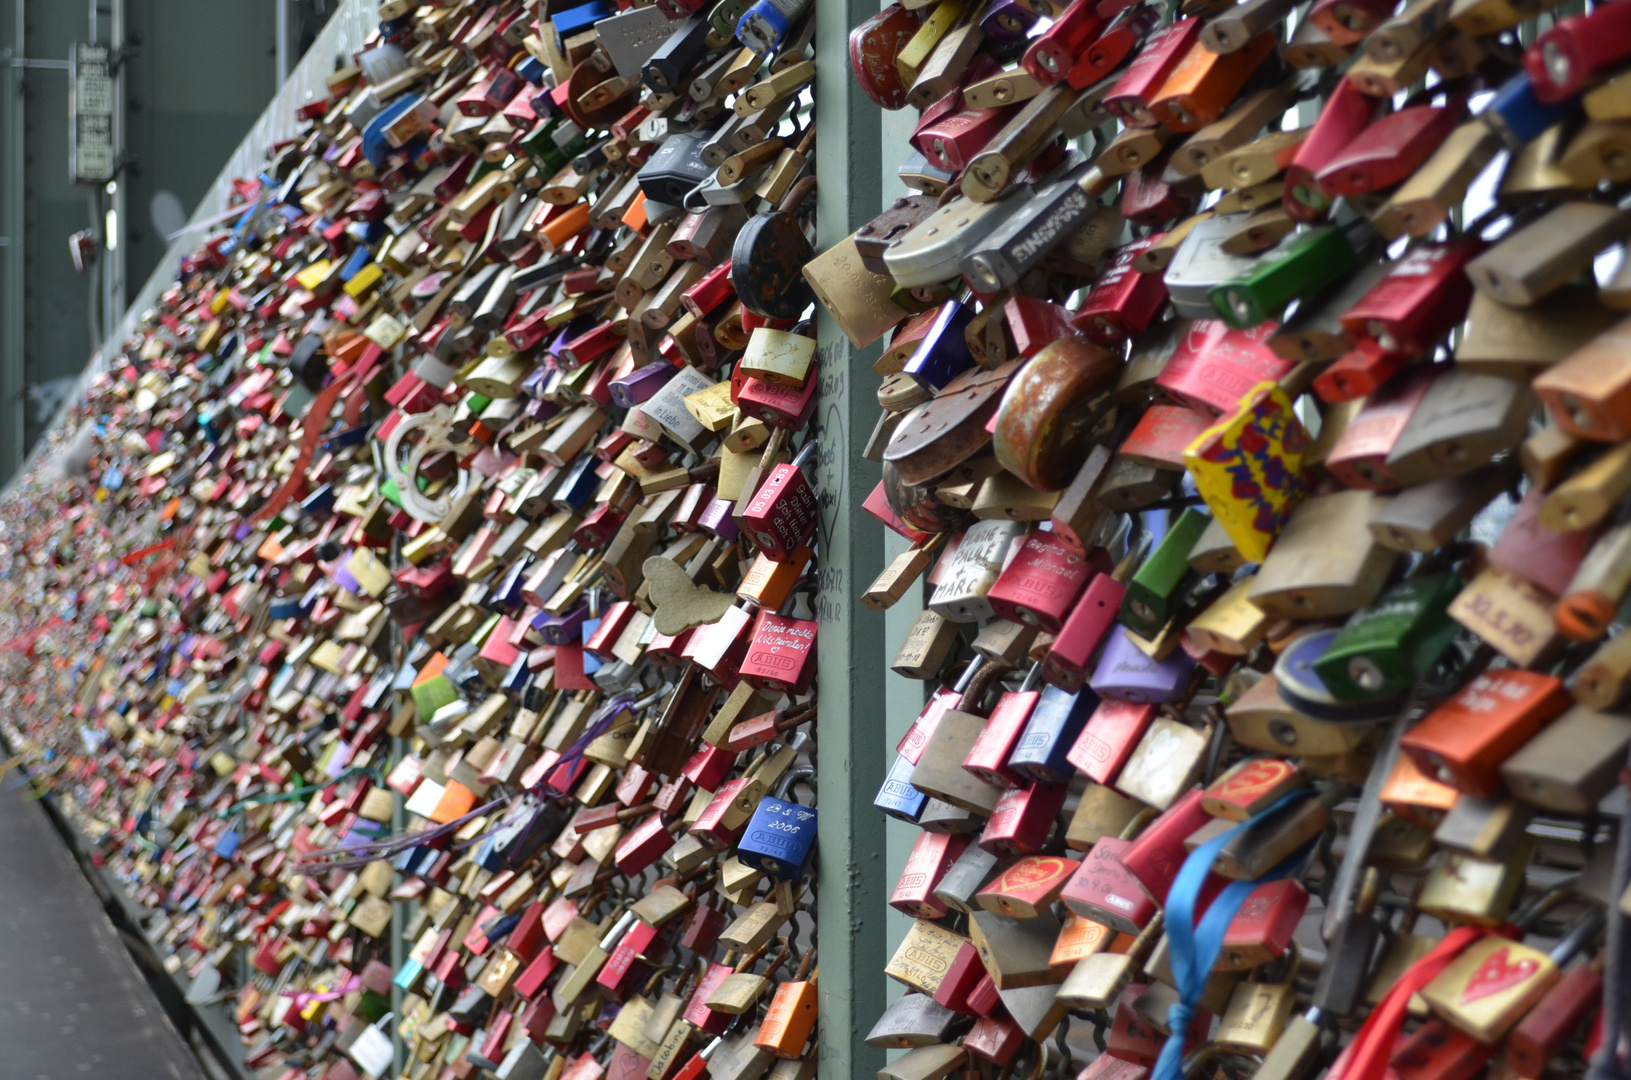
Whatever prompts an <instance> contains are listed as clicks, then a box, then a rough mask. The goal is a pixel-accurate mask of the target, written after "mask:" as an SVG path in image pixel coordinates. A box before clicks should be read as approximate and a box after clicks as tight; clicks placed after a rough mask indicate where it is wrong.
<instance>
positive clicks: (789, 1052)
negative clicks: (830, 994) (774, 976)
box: [753, 949, 819, 1061]
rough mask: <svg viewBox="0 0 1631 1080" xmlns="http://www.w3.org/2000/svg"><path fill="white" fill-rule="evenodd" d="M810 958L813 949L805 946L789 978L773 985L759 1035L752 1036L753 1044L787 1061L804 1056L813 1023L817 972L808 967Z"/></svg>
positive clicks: (813, 955) (814, 1018)
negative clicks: (774, 992)
mask: <svg viewBox="0 0 1631 1080" xmlns="http://www.w3.org/2000/svg"><path fill="white" fill-rule="evenodd" d="M814 959H815V950H814V949H805V950H804V955H803V956H802V957H800V958H799V966H798V971H797V972H795V973H794V975H793V981H792V982H785V983H782V984H781V985H780V986H778V987H776V996H775V997H773V998H771V999H770V1008H769V1009H768V1010H767V1011H766V1012H765V1018H764V1021H763V1022H762V1023H760V1025H759V1034H758V1035H756V1036H754V1039H753V1045H754V1046H757V1047H758V1048H759V1049H761V1050H764V1051H766V1052H768V1053H769V1054H771V1055H773V1056H775V1057H779V1058H784V1059H786V1060H789V1061H793V1060H797V1059H798V1058H801V1057H803V1056H804V1044H805V1043H806V1042H808V1041H809V1039H810V1032H811V1031H813V1030H815V1022H816V976H817V974H819V973H818V972H812V971H811V970H810V962H811V961H813V960H814Z"/></svg>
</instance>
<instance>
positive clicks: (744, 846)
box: [736, 795, 816, 881]
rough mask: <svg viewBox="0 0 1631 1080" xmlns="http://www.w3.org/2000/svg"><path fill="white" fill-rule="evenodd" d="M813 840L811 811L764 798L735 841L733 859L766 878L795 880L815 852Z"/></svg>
mask: <svg viewBox="0 0 1631 1080" xmlns="http://www.w3.org/2000/svg"><path fill="white" fill-rule="evenodd" d="M815 839H816V812H815V808H814V807H809V806H800V805H799V804H798V803H795V802H787V801H785V800H783V799H778V798H775V797H773V796H770V795H766V796H765V797H764V798H762V799H760V800H759V805H758V806H757V807H756V808H755V809H754V811H753V817H752V818H750V819H749V820H748V827H747V828H746V829H745V830H744V831H743V833H742V839H741V840H739V841H737V844H736V857H737V858H738V859H740V860H741V861H742V863H743V864H744V865H746V866H751V867H753V868H754V869H755V870H762V871H764V872H765V873H766V874H767V875H769V876H770V877H773V878H781V879H783V880H789V881H791V880H797V879H798V878H800V877H802V876H803V875H804V871H805V868H806V866H807V865H808V864H809V862H810V854H811V853H812V852H813V851H815Z"/></svg>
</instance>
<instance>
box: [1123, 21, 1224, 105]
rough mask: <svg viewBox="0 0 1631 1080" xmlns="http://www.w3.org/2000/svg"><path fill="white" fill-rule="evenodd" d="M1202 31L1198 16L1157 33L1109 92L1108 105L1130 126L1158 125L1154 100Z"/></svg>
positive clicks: (1178, 22)
mask: <svg viewBox="0 0 1631 1080" xmlns="http://www.w3.org/2000/svg"><path fill="white" fill-rule="evenodd" d="M1200 34H1201V20H1199V19H1196V18H1188V19H1179V20H1178V21H1177V22H1175V23H1173V24H1172V25H1171V26H1169V27H1167V28H1166V29H1165V30H1163V31H1161V32H1160V33H1159V34H1157V35H1156V36H1155V39H1154V40H1153V41H1151V42H1149V43H1148V44H1146V45H1145V46H1144V48H1143V49H1142V50H1140V52H1139V54H1138V56H1136V57H1135V58H1134V59H1133V62H1132V63H1131V64H1129V65H1128V66H1127V70H1126V71H1125V72H1124V73H1123V74H1122V76H1121V78H1120V79H1118V80H1116V85H1115V86H1113V87H1111V88H1110V93H1108V94H1107V95H1105V98H1104V106H1105V108H1107V109H1109V110H1110V111H1111V112H1112V113H1114V114H1115V116H1116V117H1117V118H1118V119H1120V120H1121V121H1122V122H1123V123H1125V124H1127V125H1128V126H1129V127H1155V126H1156V125H1157V124H1158V123H1160V120H1159V119H1158V118H1157V117H1156V115H1155V114H1154V113H1153V112H1151V111H1150V102H1151V101H1153V100H1154V99H1155V95H1156V92H1157V91H1159V90H1160V89H1161V87H1162V86H1163V85H1165V83H1166V81H1167V76H1168V75H1170V74H1172V69H1173V68H1175V67H1177V66H1178V61H1180V60H1182V59H1183V58H1184V57H1185V56H1186V55H1188V53H1189V50H1190V47H1191V46H1192V45H1194V44H1195V42H1196V41H1198V40H1200Z"/></svg>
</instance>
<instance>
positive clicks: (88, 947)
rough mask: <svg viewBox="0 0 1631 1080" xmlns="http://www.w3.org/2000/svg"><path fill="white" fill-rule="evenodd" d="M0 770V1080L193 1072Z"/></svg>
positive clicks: (180, 1079)
mask: <svg viewBox="0 0 1631 1080" xmlns="http://www.w3.org/2000/svg"><path fill="white" fill-rule="evenodd" d="M14 781H15V774H12V775H11V776H9V777H7V778H6V779H5V780H4V781H0V1080H71V1078H78V1077H92V1078H94V1080H203V1077H204V1073H203V1071H202V1070H201V1069H200V1068H199V1065H198V1061H197V1059H196V1058H195V1057H194V1056H193V1054H192V1052H191V1051H190V1050H189V1049H188V1048H187V1046H186V1044H185V1043H183V1042H182V1040H181V1036H180V1035H178V1034H177V1033H176V1031H175V1029H174V1028H173V1027H171V1025H170V1023H169V1020H168V1019H167V1018H166V1017H165V1015H164V1011H163V1010H162V1008H161V1007H160V1006H159V1003H158V999H157V998H156V997H155V996H154V994H153V992H152V990H151V989H150V988H149V987H148V985H147V983H146V981H145V980H143V978H142V976H141V973H140V971H139V970H138V969H137V967H136V965H135V962H134V961H133V960H132V959H131V957H130V954H129V953H128V952H126V951H125V948H124V946H123V945H122V944H121V943H120V941H119V938H118V936H117V935H116V933H115V931H114V929H113V924H112V923H111V922H110V921H109V920H108V918H107V915H106V913H105V912H104V911H103V910H102V906H101V904H100V903H98V901H97V898H96V894H95V893H94V892H92V890H91V887H90V884H89V883H88V882H87V881H86V880H85V877H84V875H83V874H81V873H80V870H79V867H78V866H77V865H76V864H75V863H74V861H73V858H72V856H71V855H70V854H69V853H68V850H67V848H66V847H65V846H64V845H63V840H62V837H61V836H60V835H59V834H58V833H57V832H56V830H55V829H54V828H53V827H52V825H51V822H50V820H49V819H48V818H47V817H46V813H45V810H44V809H43V808H42V807H41V806H40V805H39V804H38V803H35V802H32V801H30V800H29V798H28V790H27V789H26V788H22V789H19V788H16V787H13V786H12V785H13V783H14Z"/></svg>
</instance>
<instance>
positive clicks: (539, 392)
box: [521, 364, 560, 420]
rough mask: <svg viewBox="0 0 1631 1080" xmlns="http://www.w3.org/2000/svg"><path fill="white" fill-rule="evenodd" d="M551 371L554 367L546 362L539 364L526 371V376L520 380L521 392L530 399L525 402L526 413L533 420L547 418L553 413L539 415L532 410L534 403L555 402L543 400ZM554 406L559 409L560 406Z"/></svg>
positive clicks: (552, 403) (547, 403)
mask: <svg viewBox="0 0 1631 1080" xmlns="http://www.w3.org/2000/svg"><path fill="white" fill-rule="evenodd" d="M553 371H554V369H553V368H551V367H550V366H549V365H548V364H539V365H538V366H537V367H535V368H533V369H532V370H531V371H529V372H528V373H527V377H526V378H525V379H522V380H521V393H522V394H523V395H525V396H526V397H529V398H531V399H532V400H531V401H530V402H528V404H527V415H528V416H529V417H530V418H531V419H533V420H547V419H549V417H550V416H553V415H554V413H549V414H547V415H543V416H539V415H536V414H535V413H534V412H533V406H534V405H554V404H555V403H554V402H552V401H544V400H543V396H544V389H545V387H547V386H548V385H549V376H550V374H551V373H552V372H553ZM555 408H556V409H557V410H559V409H560V406H559V405H555Z"/></svg>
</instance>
